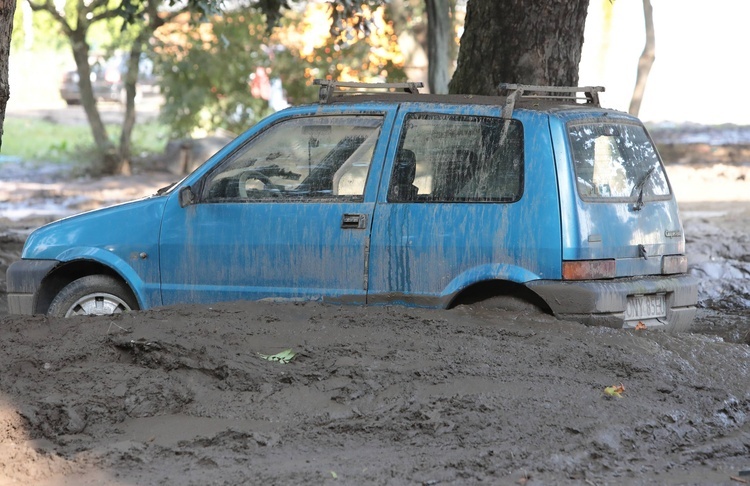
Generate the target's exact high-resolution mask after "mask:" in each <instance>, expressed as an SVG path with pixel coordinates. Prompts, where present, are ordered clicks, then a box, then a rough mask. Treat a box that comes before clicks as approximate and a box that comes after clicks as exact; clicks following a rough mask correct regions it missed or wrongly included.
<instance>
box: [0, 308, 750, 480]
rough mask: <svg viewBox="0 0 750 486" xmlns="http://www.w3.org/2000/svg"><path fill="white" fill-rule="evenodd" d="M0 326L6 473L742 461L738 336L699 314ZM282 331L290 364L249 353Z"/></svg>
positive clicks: (369, 315)
mask: <svg viewBox="0 0 750 486" xmlns="http://www.w3.org/2000/svg"><path fill="white" fill-rule="evenodd" d="M0 338H1V339H2V342H3V343H4V344H3V348H4V351H3V353H2V355H0V366H2V369H4V370H6V371H5V372H4V373H2V375H0V390H2V402H3V403H2V405H1V406H0V434H1V435H0V455H1V456H2V457H4V458H5V461H3V466H1V467H2V469H0V477H1V476H4V477H6V482H5V484H16V483H17V484H28V483H30V482H33V483H35V484H48V485H52V484H54V485H60V484H71V485H72V484H123V485H124V484H196V485H198V484H243V483H246V484H261V483H266V482H267V483H270V484H336V483H340V484H474V483H477V482H485V483H488V484H512V483H515V482H517V481H519V480H520V481H523V480H524V479H526V478H530V479H529V481H528V482H527V484H583V483H586V482H588V483H591V484H621V483H625V482H636V483H639V484H708V483H710V484H732V480H731V477H732V476H738V475H739V474H740V472H741V471H743V470H746V469H750V347H748V346H747V345H742V344H730V343H726V342H724V341H723V340H721V339H720V338H717V337H711V336H707V335H702V334H682V335H676V336H670V335H667V334H665V333H662V332H657V331H648V330H646V331H630V332H626V331H619V330H611V329H607V328H596V327H585V326H583V325H581V324H578V323H575V322H563V321H558V320H556V319H554V318H552V317H549V316H546V315H541V314H538V313H536V312H535V311H527V312H526V313H524V312H508V311H505V312H502V313H499V312H498V311H496V310H490V309H482V308H480V307H475V308H469V307H460V308H457V309H453V310H450V311H425V310H413V309H404V308H398V307H378V308H360V307H330V306H324V305H319V304H304V305H294V304H271V303H234V304H222V305H217V306H212V307H211V308H207V307H191V306H183V307H179V308H165V309H158V310H153V311H148V312H140V313H134V314H130V315H124V316H121V317H117V318H84V319H82V318H74V319H69V320H57V319H48V318H45V317H34V318H16V317H13V318H11V317H6V318H3V320H2V322H1V329H0ZM285 349H292V350H293V351H294V352H296V353H297V355H296V356H295V357H294V358H293V359H292V360H291V362H289V363H286V364H285V363H279V362H272V361H268V360H265V359H263V358H262V357H261V354H263V355H272V354H276V353H279V352H281V351H282V350H285ZM620 384H622V385H623V387H624V392H622V394H621V395H622V396H621V397H616V396H608V395H607V394H606V393H605V388H607V387H609V386H613V385H620Z"/></svg>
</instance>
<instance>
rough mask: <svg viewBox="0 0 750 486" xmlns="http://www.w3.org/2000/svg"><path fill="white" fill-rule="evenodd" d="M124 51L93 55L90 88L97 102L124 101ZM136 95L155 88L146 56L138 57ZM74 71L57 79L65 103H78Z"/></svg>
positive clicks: (67, 72) (125, 70)
mask: <svg viewBox="0 0 750 486" xmlns="http://www.w3.org/2000/svg"><path fill="white" fill-rule="evenodd" d="M127 60H128V57H127V55H126V54H121V53H117V54H115V55H114V56H112V57H110V58H103V57H94V58H93V59H92V61H91V64H90V65H91V87H92V88H93V90H94V98H96V99H97V100H98V101H108V102H115V103H124V102H125V75H126V73H127ZM139 67H140V70H139V74H138V82H137V84H136V97H138V96H142V95H144V94H151V93H154V92H155V91H156V89H157V85H156V78H155V76H154V74H153V62H152V61H151V60H150V59H149V58H148V57H146V56H143V57H142V58H141V62H140V65H139ZM78 82H79V76H78V71H77V70H76V69H75V68H73V69H69V70H67V71H66V72H65V73H64V74H63V77H62V80H61V82H60V97H61V98H62V99H63V100H64V101H65V102H66V103H67V104H68V105H79V104H81V88H80V86H79V84H78Z"/></svg>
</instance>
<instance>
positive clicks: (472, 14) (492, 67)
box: [450, 0, 589, 94]
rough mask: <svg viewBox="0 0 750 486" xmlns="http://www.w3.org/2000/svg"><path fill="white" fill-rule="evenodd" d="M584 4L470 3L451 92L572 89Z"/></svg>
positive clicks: (568, 0) (556, 0)
mask: <svg viewBox="0 0 750 486" xmlns="http://www.w3.org/2000/svg"><path fill="white" fill-rule="evenodd" d="M588 4H589V0H547V1H543V2H530V1H528V0H469V2H468V5H467V12H466V23H465V30H464V34H463V36H462V37H461V47H460V48H459V51H458V67H457V69H456V73H455V74H454V75H453V79H452V80H451V83H450V91H451V93H462V94H497V86H498V85H499V84H500V83H520V84H536V85H550V86H575V85H576V84H577V83H578V63H579V62H580V60H581V48H582V46H583V28H584V24H585V21H586V13H587V10H588Z"/></svg>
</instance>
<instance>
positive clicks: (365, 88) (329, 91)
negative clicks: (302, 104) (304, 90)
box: [313, 79, 424, 105]
mask: <svg viewBox="0 0 750 486" xmlns="http://www.w3.org/2000/svg"><path fill="white" fill-rule="evenodd" d="M313 84H315V85H318V86H320V91H319V92H318V101H319V102H320V104H322V105H325V104H328V103H330V102H331V100H332V99H333V97H334V95H336V94H344V93H346V94H353V95H363V94H372V93H373V91H371V90H376V89H377V90H388V91H392V90H396V92H403V93H407V94H419V88H422V87H423V86H424V84H422V83H421V82H408V83H354V82H345V81H333V80H330V79H316V80H314V81H313ZM341 88H349V89H344V90H342V89H341ZM353 90H357V91H353Z"/></svg>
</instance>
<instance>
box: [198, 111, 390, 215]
mask: <svg viewBox="0 0 750 486" xmlns="http://www.w3.org/2000/svg"><path fill="white" fill-rule="evenodd" d="M382 123H383V117H382V116H370V115H367V116H352V115H338V116H310V117H298V118H291V119H287V120H284V121H281V122H279V123H277V124H275V125H273V126H271V127H270V128H268V129H267V130H265V131H264V132H262V133H260V134H259V135H258V136H256V137H255V138H253V139H252V140H250V141H249V142H248V143H247V144H245V145H244V146H242V147H240V148H239V149H238V150H237V151H236V152H234V153H233V154H231V155H230V156H229V157H227V159H226V160H225V161H224V162H222V163H221V164H219V165H218V167H217V168H216V170H214V171H213V172H212V173H210V174H209V176H208V179H207V180H206V183H205V184H204V186H203V194H202V200H203V202H254V201H270V200H273V201H279V202H284V201H297V202H306V201H309V202H319V201H339V200H346V201H353V202H357V201H362V200H363V199H364V190H365V183H366V181H367V175H368V173H369V169H370V162H371V160H372V156H373V152H374V149H375V145H376V142H377V139H378V136H379V134H380V128H381V126H382Z"/></svg>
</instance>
